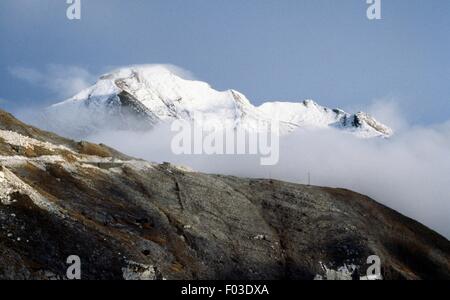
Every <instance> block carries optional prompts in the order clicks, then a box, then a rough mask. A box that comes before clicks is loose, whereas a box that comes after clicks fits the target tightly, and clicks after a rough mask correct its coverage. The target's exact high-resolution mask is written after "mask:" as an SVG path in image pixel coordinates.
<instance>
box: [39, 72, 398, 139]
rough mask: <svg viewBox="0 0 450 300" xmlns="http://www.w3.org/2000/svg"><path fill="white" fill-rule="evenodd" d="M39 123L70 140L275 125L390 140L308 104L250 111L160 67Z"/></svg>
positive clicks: (376, 129) (80, 98) (380, 129)
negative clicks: (173, 128)
mask: <svg viewBox="0 0 450 300" xmlns="http://www.w3.org/2000/svg"><path fill="white" fill-rule="evenodd" d="M42 119H43V120H40V121H39V124H47V126H46V127H47V128H48V129H50V130H52V131H56V132H58V133H60V134H63V135H65V136H71V137H86V136H89V135H91V134H95V133H97V132H98V131H101V130H146V129H150V128H153V127H154V125H155V124H161V123H165V122H170V121H173V120H187V121H195V122H198V123H199V124H203V123H205V122H216V123H219V124H222V125H223V126H224V127H234V128H235V127H240V128H244V129H246V130H249V131H258V129H259V127H261V123H263V124H265V123H267V122H273V121H277V122H279V127H280V131H281V133H282V134H288V133H291V132H292V131H295V130H296V129H298V128H335V129H339V130H344V131H346V132H350V133H352V134H354V135H356V136H358V137H363V138H370V137H380V136H381V137H389V136H390V135H392V130H391V129H390V128H389V127H387V126H385V125H383V124H381V123H380V122H378V121H376V120H375V119H374V118H372V117H371V116H369V115H367V114H364V113H358V114H349V113H346V112H344V111H342V110H339V109H329V108H326V107H322V106H320V105H318V104H317V103H315V102H314V101H312V100H306V101H304V102H299V103H289V102H268V103H265V104H263V105H261V106H260V107H255V106H254V105H252V104H251V102H250V101H249V100H248V99H247V98H246V97H245V96H244V95H243V94H241V93H239V92H237V91H235V90H228V91H216V90H214V89H213V88H211V87H210V86H209V85H208V84H207V83H205V82H200V81H194V80H186V79H183V78H181V77H179V76H178V75H176V74H175V72H173V71H171V70H170V69H169V68H167V67H165V66H133V67H129V68H122V69H119V70H116V71H114V72H111V73H109V74H106V75H103V76H101V77H100V79H99V80H98V81H97V83H96V84H95V85H93V86H92V87H90V88H88V89H86V90H84V91H82V92H80V93H79V94H78V95H75V96H74V97H72V98H70V99H68V100H66V101H64V102H61V103H58V104H55V105H53V106H51V107H49V108H48V109H47V111H46V113H45V115H44V117H43V118H42Z"/></svg>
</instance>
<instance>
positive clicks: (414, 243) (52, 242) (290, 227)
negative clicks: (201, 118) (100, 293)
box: [0, 112, 450, 279]
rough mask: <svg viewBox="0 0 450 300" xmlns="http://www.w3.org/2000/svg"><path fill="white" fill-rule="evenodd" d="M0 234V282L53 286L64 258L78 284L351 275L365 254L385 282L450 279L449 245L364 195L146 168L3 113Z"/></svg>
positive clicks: (362, 271) (61, 272) (361, 266)
mask: <svg viewBox="0 0 450 300" xmlns="http://www.w3.org/2000/svg"><path fill="white" fill-rule="evenodd" d="M0 226H1V230H0V279H62V278H64V277H65V274H66V270H67V267H68V265H67V264H66V259H67V257H68V256H70V255H78V256H79V257H80V258H81V269H82V278H83V279H163V278H166V279H314V278H318V277H319V276H322V277H326V278H336V277H338V278H358V277H360V276H363V275H364V274H365V270H366V268H367V265H366V260H367V257H368V256H370V255H374V254H375V255H378V256H379V257H380V258H381V263H382V276H383V277H384V278H385V279H437V278H445V279H450V242H449V241H448V240H447V239H445V238H443V237H442V236H440V235H438V234H436V233H435V232H433V231H431V230H429V229H427V228H426V227H424V226H422V225H421V224H418V223H417V222H415V221H413V220H411V219H409V218H407V217H404V216H402V215H400V214H398V213H396V212H394V211H392V210H390V209H388V208H386V207H384V206H382V205H380V204H377V203H376V202H375V201H373V200H371V199H369V198H367V197H365V196H363V195H359V194H356V193H353V192H351V191H348V190H341V189H331V188H324V187H313V186H304V185H298V184H293V183H285V182H279V181H271V180H259V179H245V178H236V177H227V176H218V175H207V174H200V173H196V172H193V171H190V170H187V169H185V168H180V167H176V166H173V165H170V164H162V165H156V164H152V163H148V162H145V161H141V160H136V159H132V158H129V157H127V156H125V155H122V154H120V153H118V152H116V151H114V150H113V149H110V148H108V147H106V146H104V145H94V144H90V143H85V142H80V143H77V142H73V141H70V140H67V139H64V138H61V137H58V136H56V135H54V134H51V133H48V132H44V131H41V130H39V129H37V128H33V127H30V126H27V125H25V124H23V123H21V122H20V121H18V120H16V119H14V118H13V117H12V116H11V115H9V114H8V113H5V112H0ZM349 269H352V270H353V271H349ZM333 270H335V271H333ZM352 273H353V274H352ZM337 275H338V276H337Z"/></svg>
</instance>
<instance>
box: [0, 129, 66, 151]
mask: <svg viewBox="0 0 450 300" xmlns="http://www.w3.org/2000/svg"><path fill="white" fill-rule="evenodd" d="M0 138H2V139H3V140H4V141H5V142H6V143H8V144H10V145H14V146H19V147H24V148H33V147H34V146H38V147H42V148H45V149H48V150H58V149H59V150H67V151H71V150H70V149H69V148H67V147H65V146H61V145H54V144H51V143H48V142H42V141H39V140H37V139H33V138H30V137H28V136H24V135H21V134H19V133H17V132H14V131H9V130H0Z"/></svg>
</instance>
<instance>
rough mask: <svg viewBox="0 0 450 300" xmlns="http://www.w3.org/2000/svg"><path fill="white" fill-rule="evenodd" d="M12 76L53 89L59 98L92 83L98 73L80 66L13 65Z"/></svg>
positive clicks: (10, 70)
mask: <svg viewBox="0 0 450 300" xmlns="http://www.w3.org/2000/svg"><path fill="white" fill-rule="evenodd" d="M9 72H10V74H11V75H12V76H14V77H16V78H18V79H21V80H23V81H26V82H27V83H29V84H31V85H35V86H39V87H42V88H45V89H48V90H49V91H51V92H52V93H53V94H54V95H55V96H56V97H58V98H61V99H63V98H67V97H70V96H73V95H75V94H76V93H78V92H80V91H81V90H83V89H85V88H87V87H89V86H90V85H92V84H93V83H94V82H95V80H96V79H97V76H96V75H93V74H91V73H90V72H89V71H88V70H86V69H84V68H82V67H79V66H64V65H57V64H51V65H48V66H46V68H45V69H44V71H40V70H37V69H33V68H28V67H11V68H9Z"/></svg>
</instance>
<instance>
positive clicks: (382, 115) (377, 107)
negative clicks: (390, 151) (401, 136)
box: [367, 97, 409, 131]
mask: <svg viewBox="0 0 450 300" xmlns="http://www.w3.org/2000/svg"><path fill="white" fill-rule="evenodd" d="M398 103H399V102H398V101H397V100H396V99H395V98H393V97H384V98H380V99H376V100H374V101H373V102H372V103H371V104H370V105H369V107H368V108H367V112H368V113H369V114H371V115H372V116H373V117H375V118H376V119H377V120H378V121H380V122H381V123H383V124H389V126H390V127H391V128H392V129H394V131H401V130H403V129H406V128H408V126H409V124H408V121H407V119H406V118H405V117H404V116H403V114H402V110H401V107H400V105H399V104H398Z"/></svg>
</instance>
